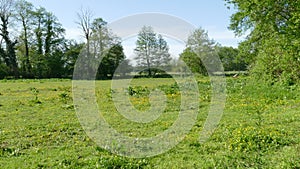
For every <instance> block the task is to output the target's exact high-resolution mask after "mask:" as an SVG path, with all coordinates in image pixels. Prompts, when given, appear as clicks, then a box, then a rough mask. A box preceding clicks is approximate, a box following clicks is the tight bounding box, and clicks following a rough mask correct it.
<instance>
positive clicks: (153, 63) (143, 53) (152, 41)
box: [134, 26, 171, 76]
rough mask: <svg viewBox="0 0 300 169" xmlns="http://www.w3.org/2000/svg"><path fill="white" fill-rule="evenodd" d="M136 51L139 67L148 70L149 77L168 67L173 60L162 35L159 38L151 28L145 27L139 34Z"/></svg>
mask: <svg viewBox="0 0 300 169" xmlns="http://www.w3.org/2000/svg"><path fill="white" fill-rule="evenodd" d="M134 51H135V53H136V55H137V56H136V57H135V60H136V61H137V65H138V66H140V67H142V68H146V69H147V71H148V76H152V72H153V71H154V74H155V71H156V70H157V69H160V68H162V67H165V66H167V65H168V64H169V62H170V60H171V57H170V54H169V47H168V45H167V42H166V41H165V40H164V39H163V37H162V36H161V35H158V36H157V35H156V33H155V32H154V31H153V28H152V27H150V26H144V27H143V28H142V29H141V31H140V32H139V34H138V39H137V41H136V48H135V49H134Z"/></svg>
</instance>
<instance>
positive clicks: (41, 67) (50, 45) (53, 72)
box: [31, 8, 66, 78]
mask: <svg viewBox="0 0 300 169" xmlns="http://www.w3.org/2000/svg"><path fill="white" fill-rule="evenodd" d="M33 16H34V21H35V25H34V28H33V29H34V34H35V39H34V43H32V46H31V50H32V57H33V59H32V61H33V62H32V64H33V65H32V67H33V72H34V74H35V75H36V76H37V77H39V78H42V77H48V78H49V77H60V75H59V73H58V71H61V70H62V67H63V66H64V63H63V62H62V60H63V58H62V57H63V53H62V52H63V51H64V50H65V49H64V46H65V42H66V40H65V37H64V33H65V30H64V28H63V27H62V25H61V24H60V23H59V22H58V19H57V18H56V16H55V15H53V14H52V13H50V12H48V11H46V10H45V9H44V8H38V9H37V10H36V11H34V13H33ZM62 73H63V72H62Z"/></svg>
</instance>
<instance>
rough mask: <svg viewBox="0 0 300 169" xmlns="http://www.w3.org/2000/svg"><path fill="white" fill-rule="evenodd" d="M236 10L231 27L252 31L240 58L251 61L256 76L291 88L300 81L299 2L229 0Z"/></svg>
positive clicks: (236, 30)
mask: <svg viewBox="0 0 300 169" xmlns="http://www.w3.org/2000/svg"><path fill="white" fill-rule="evenodd" d="M226 2H227V3H228V4H229V7H230V5H233V6H234V8H235V9H236V10H237V12H236V13H235V14H233V15H232V16H231V24H230V26H229V28H230V29H231V30H233V31H234V32H235V33H236V35H242V34H245V33H248V32H249V35H248V37H247V40H246V41H245V42H243V43H241V45H240V51H241V55H242V56H243V57H245V58H247V60H249V61H252V65H251V72H252V74H253V76H254V77H257V78H258V79H261V80H264V81H267V82H269V83H271V84H274V83H280V84H286V85H291V84H294V83H297V82H299V78H300V59H299V58H300V53H299V51H300V31H299V30H300V1H295V0H277V1H273V0H265V1H257V0H247V1H246V0H226Z"/></svg>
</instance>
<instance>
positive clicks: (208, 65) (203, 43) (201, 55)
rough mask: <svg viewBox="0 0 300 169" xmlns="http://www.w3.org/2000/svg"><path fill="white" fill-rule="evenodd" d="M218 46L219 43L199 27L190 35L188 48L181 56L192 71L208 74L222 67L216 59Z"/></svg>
mask: <svg viewBox="0 0 300 169" xmlns="http://www.w3.org/2000/svg"><path fill="white" fill-rule="evenodd" d="M216 47H217V44H216V43H215V42H214V41H213V40H211V39H209V37H208V34H207V32H206V31H205V30H204V29H202V28H198V29H196V30H195V31H194V32H193V33H192V34H191V35H190V36H189V37H188V41H187V44H186V49H185V50H184V52H183V53H182V54H181V56H180V58H181V59H182V60H183V61H184V62H185V63H186V64H187V65H188V66H189V67H190V69H191V70H192V72H195V73H200V74H202V75H207V73H213V72H216V71H219V70H220V67H221V66H220V63H217V61H216V56H217V52H216ZM204 63H205V64H204Z"/></svg>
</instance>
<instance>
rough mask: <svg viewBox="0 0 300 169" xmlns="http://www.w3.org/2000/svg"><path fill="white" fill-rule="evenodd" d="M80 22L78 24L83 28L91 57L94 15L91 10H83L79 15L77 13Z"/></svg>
mask: <svg viewBox="0 0 300 169" xmlns="http://www.w3.org/2000/svg"><path fill="white" fill-rule="evenodd" d="M77 17H78V21H77V22H76V23H77V24H78V25H79V27H80V28H81V30H82V32H83V34H84V38H85V40H86V51H87V55H89V51H90V37H91V35H92V21H93V14H92V11H91V10H89V9H83V8H82V9H81V11H80V12H79V13H77Z"/></svg>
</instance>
